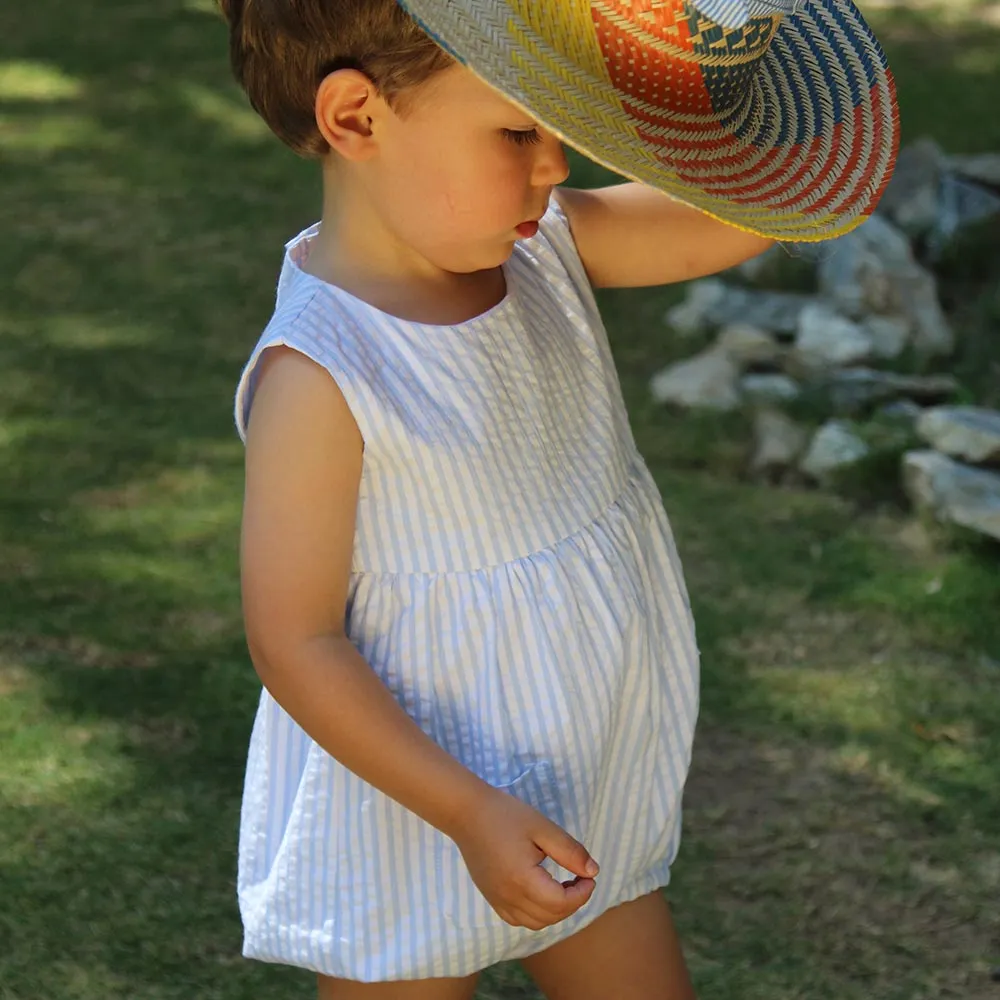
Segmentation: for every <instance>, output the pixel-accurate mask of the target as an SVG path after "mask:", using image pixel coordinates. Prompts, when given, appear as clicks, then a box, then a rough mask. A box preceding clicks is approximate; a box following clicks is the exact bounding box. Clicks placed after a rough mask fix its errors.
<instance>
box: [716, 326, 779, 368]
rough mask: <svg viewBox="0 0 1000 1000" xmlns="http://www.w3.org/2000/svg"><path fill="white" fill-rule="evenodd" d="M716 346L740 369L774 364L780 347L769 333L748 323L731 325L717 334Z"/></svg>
mask: <svg viewBox="0 0 1000 1000" xmlns="http://www.w3.org/2000/svg"><path fill="white" fill-rule="evenodd" d="M716 346H717V347H718V349H719V350H720V351H725V352H726V354H728V355H729V356H730V357H731V358H732V359H733V361H734V362H735V363H736V364H737V365H739V366H740V368H747V367H749V366H751V365H762V364H774V363H775V362H776V361H777V360H778V358H779V357H780V356H781V346H780V345H779V344H778V342H777V340H775V339H774V336H773V335H772V334H770V333H767V332H766V331H765V330H760V329H758V328H757V327H755V326H750V325H749V324H748V323H733V324H732V325H731V326H727V327H726V328H725V329H724V330H722V331H721V332H720V333H719V337H718V339H717V340H716Z"/></svg>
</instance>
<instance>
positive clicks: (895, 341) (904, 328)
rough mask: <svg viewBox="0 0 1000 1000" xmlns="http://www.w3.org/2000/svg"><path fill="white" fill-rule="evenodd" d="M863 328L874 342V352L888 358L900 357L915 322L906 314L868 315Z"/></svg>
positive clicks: (862, 325)
mask: <svg viewBox="0 0 1000 1000" xmlns="http://www.w3.org/2000/svg"><path fill="white" fill-rule="evenodd" d="M861 328H862V329H863V330H864V331H865V333H866V334H867V335H868V339H869V340H870V341H871V342H872V354H874V355H875V357H877V358H886V359H892V358H898V357H899V356H900V354H902V353H903V351H904V350H906V345H907V344H908V343H909V341H910V335H911V334H912V333H913V323H912V322H911V321H910V320H909V319H907V317H905V316H867V317H866V318H865V319H864V321H863V322H862V324H861Z"/></svg>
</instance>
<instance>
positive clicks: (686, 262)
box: [555, 184, 773, 288]
mask: <svg viewBox="0 0 1000 1000" xmlns="http://www.w3.org/2000/svg"><path fill="white" fill-rule="evenodd" d="M555 197H556V199H557V200H558V202H559V204H560V205H561V206H562V208H563V210H564V211H565V213H566V218H567V219H568V220H569V224H570V229H571V230H572V232H573V239H574V241H575V242H576V245H577V249H578V250H579V252H580V259H581V260H582V261H583V266H584V267H585V268H586V270H587V276H588V277H589V278H590V282H591V284H592V285H594V287H595V288H636V287H639V286H643V285H666V284H670V283H672V282H675V281H687V280H689V279H691V278H699V277H701V276H703V275H706V274H715V273H717V272H719V271H722V270H725V269H726V268H728V267H732V266H733V265H734V264H739V263H741V262H742V261H744V260H747V259H748V258H750V257H756V256H757V255H758V254H759V253H762V252H763V251H764V250H766V249H767V248H768V247H769V246H771V245H772V243H773V240H769V239H765V238H764V237H762V236H755V235H753V234H752V233H747V232H744V231H743V230H741V229H736V228H735V227H734V226H729V225H726V224H725V223H723V222H719V221H718V219H713V218H712V217H711V216H709V215H705V213H704V212H700V211H698V210H697V209H695V208H691V207H690V206H689V205H684V204H682V203H681V202H678V201H674V200H673V199H672V198H668V197H667V196H666V195H665V194H661V193H660V192H659V191H656V190H654V189H653V188H651V187H648V186H647V185H645V184H618V185H615V186H613V187H606V188H597V189H595V190H590V191H584V190H577V189H575V188H557V189H556V191H555Z"/></svg>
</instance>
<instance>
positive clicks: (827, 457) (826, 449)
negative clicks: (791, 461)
mask: <svg viewBox="0 0 1000 1000" xmlns="http://www.w3.org/2000/svg"><path fill="white" fill-rule="evenodd" d="M868 452H869V448H868V445H867V444H865V442H864V441H863V440H862V439H861V438H860V437H859V436H858V435H857V434H856V433H855V432H854V431H853V430H852V429H851V428H850V427H849V426H848V425H847V424H845V423H842V422H841V421H839V420H830V421H828V422H827V423H825V424H824V425H823V426H822V427H821V428H820V429H819V430H818V431H817V432H816V434H815V436H814V437H813V439H812V442H811V443H810V445H809V450H808V451H807V452H806V454H805V457H804V458H803V459H802V461H801V462H800V463H799V468H800V469H801V470H802V471H803V472H804V473H805V474H806V475H807V476H810V477H811V478H813V479H815V480H817V481H819V482H825V481H826V480H828V479H829V478H830V476H831V474H833V473H835V472H837V471H838V470H839V469H843V468H846V467H847V466H850V465H854V464H855V463H857V462H860V461H861V459H863V458H864V457H865V456H866V455H867V454H868Z"/></svg>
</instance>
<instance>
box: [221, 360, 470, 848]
mask: <svg viewBox="0 0 1000 1000" xmlns="http://www.w3.org/2000/svg"><path fill="white" fill-rule="evenodd" d="M265 376H266V377H265ZM362 448H363V443H362V439H361V433H360V431H359V430H358V427H357V424H356V423H355V421H354V418H353V416H352V415H351V413H350V410H349V409H348V407H347V404H346V402H345V401H344V398H343V395H342V394H341V392H340V390H339V388H338V387H337V385H336V383H335V382H334V381H333V380H332V379H331V378H330V377H329V375H327V373H326V372H324V371H322V370H321V369H320V368H319V367H318V366H316V365H315V364H313V363H312V362H311V361H309V360H308V359H307V358H304V357H302V356H301V355H300V354H298V353H297V352H295V351H293V350H291V349H289V348H283V347H282V348H273V349H271V350H270V351H269V352H268V356H267V357H266V358H265V359H264V361H263V362H262V367H261V372H260V376H259V388H258V390H257V393H256V396H255V399H254V404H253V409H252V415H251V419H250V425H249V428H248V432H247V453H246V492H245V499H244V511H243V531H242V541H241V573H242V587H243V609H244V619H245V623H246V633H247V642H248V645H249V648H250V653H251V656H252V658H253V663H254V667H255V668H256V670H257V673H258V675H259V676H260V679H261V681H262V683H263V684H264V685H265V687H267V689H268V690H269V691H270V692H271V694H272V695H273V696H274V698H275V700H276V701H277V702H278V704H280V705H281V706H282V708H284V709H285V711H287V712H288V714H289V715H290V716H291V717H292V718H293V719H294V720H295V721H296V722H297V723H298V724H299V725H300V726H301V727H302V728H303V729H304V730H305V731H306V732H307V733H308V734H309V736H311V737H312V738H313V739H314V740H315V741H316V742H317V743H318V744H319V745H320V746H321V747H323V749H324V750H326V751H327V752H328V753H329V754H330V755H331V756H333V757H335V758H336V759H337V760H339V761H340V762H341V763H343V764H344V765H346V766H347V767H348V768H350V769H351V770H352V771H354V772H355V773H356V774H358V775H360V776H361V777H362V778H364V779H365V780H366V781H368V782H369V783H370V784H372V785H374V786H375V787H377V788H379V789H381V790H382V791H384V792H385V793H386V794H387V795H389V796H391V797H392V798H394V799H396V800H397V801H398V802H400V803H401V804H402V805H404V806H405V807H406V808H408V809H410V810H411V811H412V812H414V813H416V814H417V815H418V816H420V817H421V818H423V819H424V820H426V821H427V822H428V823H430V824H432V825H433V826H435V827H437V828H438V829H440V830H442V831H443V832H444V833H446V834H448V835H449V836H451V837H453V838H454V839H457V837H458V835H459V833H460V832H461V828H462V824H463V820H466V819H467V818H468V817H469V815H470V813H471V812H474V810H475V808H476V802H477V799H479V798H481V797H482V793H483V792H486V791H489V790H490V786H488V785H487V784H486V783H485V782H483V781H481V780H480V779H479V778H478V777H476V776H475V775H474V774H473V773H472V772H471V771H469V770H468V769H467V768H465V767H464V766H463V765H462V764H460V763H459V762H458V761H457V760H456V759H455V758H454V757H452V756H451V755H450V754H448V753H447V752H446V751H445V750H443V749H442V748H441V747H439V746H438V745H437V744H436V743H435V742H434V741H433V740H432V739H431V738H430V737H429V736H427V735H426V734H425V733H424V732H423V731H422V730H421V729H420V727H419V726H418V725H417V724H416V723H415V722H414V721H413V720H412V719H411V718H410V717H409V716H408V715H407V714H406V712H404V711H403V709H402V708H401V707H400V706H399V704H398V703H397V702H396V700H395V698H393V696H392V694H391V693H390V692H389V690H388V688H386V687H385V685H384V684H383V683H382V681H381V680H380V679H379V678H378V676H377V675H376V674H375V672H374V671H373V670H372V669H371V667H370V666H369V664H368V663H367V662H366V661H365V660H364V659H363V657H362V656H361V655H360V653H358V651H357V649H356V648H355V646H354V645H353V644H352V643H351V642H350V640H349V639H347V638H346V636H345V634H344V610H345V605H346V601H347V587H348V580H349V574H350V568H351V553H352V548H353V539H354V527H355V512H356V508H357V500H358V486H359V482H360V478H361V456H362Z"/></svg>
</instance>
